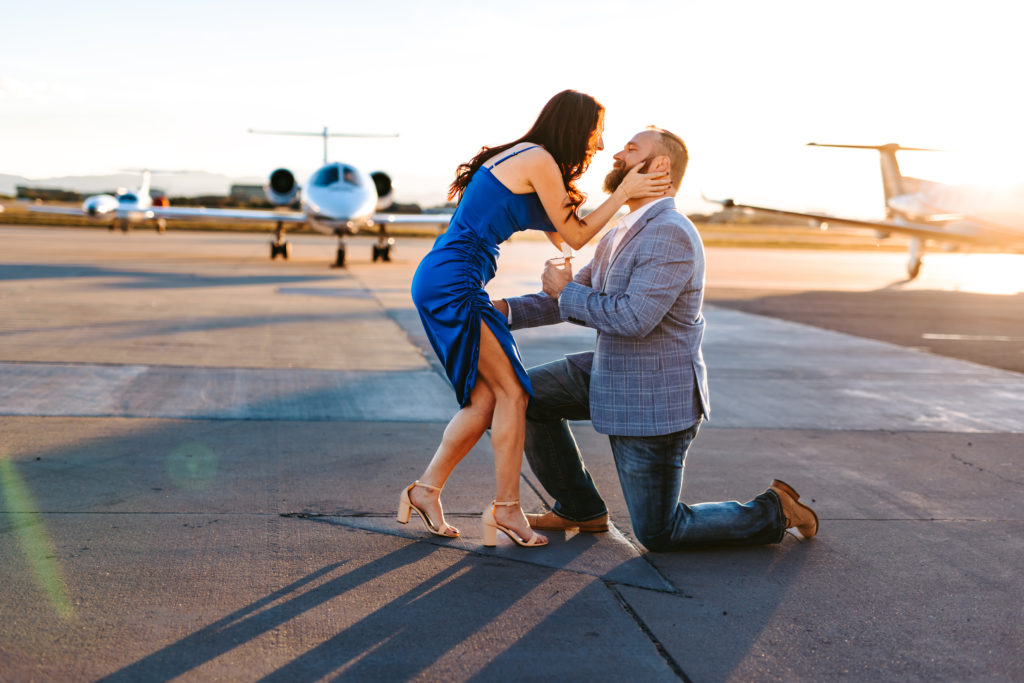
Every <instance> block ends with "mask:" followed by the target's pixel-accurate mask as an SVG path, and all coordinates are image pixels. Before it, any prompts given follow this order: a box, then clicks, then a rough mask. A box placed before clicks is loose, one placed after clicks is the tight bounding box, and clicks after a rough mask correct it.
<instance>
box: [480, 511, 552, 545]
mask: <svg viewBox="0 0 1024 683" xmlns="http://www.w3.org/2000/svg"><path fill="white" fill-rule="evenodd" d="M496 505H501V506H511V505H519V501H518V500H492V501H491V504H490V505H488V506H487V509H486V510H484V514H483V518H482V520H481V521H482V522H483V526H484V545H485V546H489V547H492V548H493V547H494V546H496V545H498V530H499V529H500V530H501V531H502V532H504V534H505V535H506V536H508V537H509V538H511V539H512V541H513V542H514V543H515V544H516V545H519V546H522V547H524V548H538V547H540V546H542V545H547V544H548V539H546V538H544V537H543V536H541V535H540V534H538V533H537V532H536V531H534V530H533V529H530V538H529V539H528V540H523V538H522V537H521V536H520V535H519V534H517V533H516V532H515V531H514V530H512V529H510V528H508V527H507V526H505V525H504V524H502V523H501V522H499V521H498V520H496V519H494V507H495V506H496Z"/></svg>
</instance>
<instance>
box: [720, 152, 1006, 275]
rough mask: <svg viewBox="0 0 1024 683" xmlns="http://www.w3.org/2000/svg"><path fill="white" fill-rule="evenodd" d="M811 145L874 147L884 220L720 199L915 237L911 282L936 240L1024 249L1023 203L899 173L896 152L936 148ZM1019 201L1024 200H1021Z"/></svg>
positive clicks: (885, 234) (909, 266) (734, 204)
mask: <svg viewBox="0 0 1024 683" xmlns="http://www.w3.org/2000/svg"><path fill="white" fill-rule="evenodd" d="M808 146H811V147H840V148H844V149H873V150H876V151H877V152H878V153H879V155H880V158H881V171H882V186H883V189H884V192H885V213H886V219H885V220H862V219H858V218H843V217H840V216H832V215H829V214H821V213H807V212H803V211H788V210H785V209H777V208H772V207H766V206H754V205H751V204H741V203H739V202H736V201H734V200H732V199H725V200H712V201H717V203H719V204H721V205H722V206H723V207H725V208H726V209H746V210H750V211H754V212H761V213H768V214H776V215H781V216H791V217H795V218H808V219H811V220H814V221H817V222H818V223H819V224H821V225H822V227H825V225H826V224H829V225H833V224H834V225H847V226H851V227H855V228H866V229H870V230H874V231H875V234H876V236H877V237H878V239H885V238H887V237H889V236H890V235H891V234H892V233H897V234H902V235H907V236H908V237H909V238H910V244H909V247H908V250H909V259H908V261H907V276H908V277H909V278H910V279H911V280H912V279H914V278H915V277H917V275H918V273H919V272H920V271H921V260H922V257H923V255H924V250H925V245H926V244H927V242H928V241H929V240H933V241H936V242H939V243H942V244H945V245H959V244H966V245H987V246H1000V247H1010V248H1013V247H1018V246H1024V201H1017V202H1015V203H1013V202H1011V203H1007V201H1005V200H1003V199H1000V200H998V201H997V200H995V198H994V197H993V195H992V193H991V192H984V191H979V190H978V189H976V188H960V187H957V186H953V185H946V184H943V183H937V182H934V181H929V180H922V179H920V178H911V177H909V176H905V175H903V174H902V173H901V172H900V167H899V164H898V163H897V161H896V152H899V151H924V152H931V151H936V150H930V149H924V148H921V147H901V146H899V145H898V144H895V143H890V144H887V145H826V144H818V143H815V142H810V143H808ZM1018 199H1019V198H1018Z"/></svg>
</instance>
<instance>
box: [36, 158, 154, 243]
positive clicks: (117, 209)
mask: <svg viewBox="0 0 1024 683" xmlns="http://www.w3.org/2000/svg"><path fill="white" fill-rule="evenodd" d="M149 183H150V172H149V171H148V170H144V171H142V182H141V183H140V184H139V189H137V190H135V191H134V192H131V191H128V190H125V189H123V188H122V189H119V190H118V191H117V193H116V194H94V195H92V196H90V197H86V198H85V201H83V202H82V207H81V208H78V209H76V208H71V207H63V206H48V205H45V204H44V205H32V206H29V207H28V209H29V211H34V212H36V213H49V214H61V215H65V216H87V217H88V218H93V219H96V220H97V221H103V222H107V221H109V222H110V229H111V230H114V229H116V228H118V227H120V228H121V230H123V231H125V232H128V231H129V230H131V229H132V227H133V226H134V225H137V224H139V223H141V222H143V221H147V220H155V221H156V229H157V232H163V231H164V229H165V228H166V227H167V222H166V220H164V219H163V218H158V217H157V216H156V214H155V212H154V209H160V208H165V207H167V198H166V197H153V196H152V195H150V193H149Z"/></svg>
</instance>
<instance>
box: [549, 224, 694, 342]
mask: <svg viewBox="0 0 1024 683" xmlns="http://www.w3.org/2000/svg"><path fill="white" fill-rule="evenodd" d="M652 229H653V232H654V233H655V234H653V235H645V236H644V239H635V240H633V242H635V243H637V247H636V250H635V251H634V252H633V253H632V254H630V256H631V261H630V262H629V263H620V262H618V260H616V262H615V264H614V266H615V267H623V266H627V267H630V268H631V271H630V274H629V281H628V284H627V285H626V288H625V289H624V290H623V291H621V292H616V293H604V292H599V291H596V290H594V289H593V288H591V287H590V286H585V285H583V284H581V283H579V282H571V283H569V284H568V285H567V286H566V288H565V289H564V290H563V291H562V295H561V296H560V297H559V298H558V308H559V314H560V315H561V317H562V319H563V320H570V321H572V322H578V323H581V324H584V325H586V326H587V327H592V328H594V329H596V330H598V331H599V332H604V333H608V334H614V335H617V336H620V337H633V338H637V339H639V338H643V337H646V336H647V335H648V334H649V333H650V332H651V331H652V330H653V329H654V328H655V327H656V326H657V325H658V323H660V322H661V321H662V319H663V318H664V317H665V315H666V314H667V313H668V311H669V310H670V309H671V307H672V306H673V304H674V303H675V302H676V300H677V299H678V298H679V295H680V294H681V293H682V292H683V291H685V290H686V289H688V288H690V287H692V284H691V282H690V281H691V280H692V279H693V275H694V272H695V266H696V258H697V253H696V249H695V248H694V246H693V245H691V244H690V243H689V240H688V239H687V238H686V233H685V232H683V231H682V230H680V229H679V228H678V227H677V226H674V225H672V224H667V225H661V226H655V225H648V226H647V227H646V228H645V230H652ZM624 256H626V255H625V254H621V255H620V256H619V258H622V257H624ZM610 275H611V273H609V276H610Z"/></svg>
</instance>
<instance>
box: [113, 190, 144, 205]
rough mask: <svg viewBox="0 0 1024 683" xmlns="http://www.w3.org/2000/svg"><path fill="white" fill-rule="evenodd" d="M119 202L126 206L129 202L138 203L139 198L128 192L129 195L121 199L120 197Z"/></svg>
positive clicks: (126, 194)
mask: <svg viewBox="0 0 1024 683" xmlns="http://www.w3.org/2000/svg"><path fill="white" fill-rule="evenodd" d="M117 201H119V202H121V203H122V204H125V203H127V202H137V201H139V198H138V197H136V196H135V195H134V194H132V193H131V192H127V193H125V194H123V195H121V196H120V197H118V198H117Z"/></svg>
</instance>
